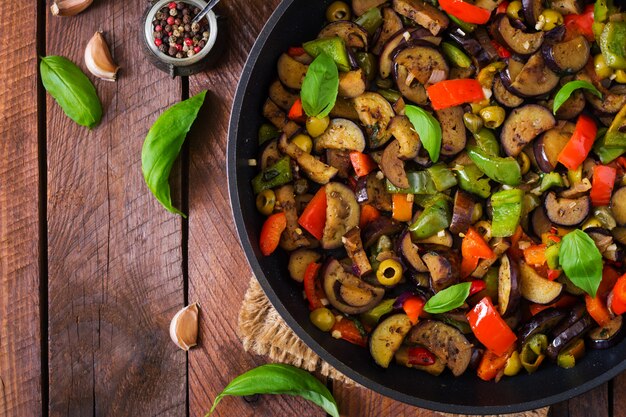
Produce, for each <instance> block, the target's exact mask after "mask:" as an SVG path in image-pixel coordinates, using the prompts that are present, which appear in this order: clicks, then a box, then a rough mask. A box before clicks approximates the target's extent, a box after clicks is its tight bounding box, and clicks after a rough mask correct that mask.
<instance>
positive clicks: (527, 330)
mask: <svg viewBox="0 0 626 417" xmlns="http://www.w3.org/2000/svg"><path fill="white" fill-rule="evenodd" d="M566 316H567V313H565V311H563V310H559V309H556V308H552V307H551V308H547V309H545V310H543V311H541V312H539V313H537V314H536V315H534V316H533V317H532V318H531V319H530V321H528V322H527V323H526V324H524V326H523V327H522V328H521V329H520V331H519V333H518V339H519V341H520V345H524V344H525V343H526V341H527V340H528V339H530V338H531V337H532V336H534V335H536V334H547V333H549V332H550V331H551V330H552V329H553V328H554V327H555V326H556V325H557V324H559V322H560V321H561V320H563V319H564V318H565V317H566Z"/></svg>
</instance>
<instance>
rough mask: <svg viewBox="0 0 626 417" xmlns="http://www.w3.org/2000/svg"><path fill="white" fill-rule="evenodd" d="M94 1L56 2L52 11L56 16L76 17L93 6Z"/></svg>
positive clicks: (56, 0) (71, 0) (51, 7)
mask: <svg viewBox="0 0 626 417" xmlns="http://www.w3.org/2000/svg"><path fill="white" fill-rule="evenodd" d="M91 3H93V0H54V3H52V6H50V11H51V12H52V14H53V15H55V16H74V15H77V14H78V13H80V12H82V11H83V10H85V9H86V8H87V7H89V6H91Z"/></svg>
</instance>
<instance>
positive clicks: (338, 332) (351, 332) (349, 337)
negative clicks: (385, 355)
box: [330, 317, 367, 347]
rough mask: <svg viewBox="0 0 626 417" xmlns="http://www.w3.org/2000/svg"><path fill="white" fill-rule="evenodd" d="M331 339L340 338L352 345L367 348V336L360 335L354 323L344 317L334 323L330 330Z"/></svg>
mask: <svg viewBox="0 0 626 417" xmlns="http://www.w3.org/2000/svg"><path fill="white" fill-rule="evenodd" d="M330 334H331V335H332V336H333V337H337V336H338V337H337V338H341V339H343V340H345V341H347V342H350V343H352V344H355V345H358V346H361V347H365V346H367V336H365V335H364V334H362V333H361V331H360V330H359V328H358V327H357V325H356V324H354V322H353V321H352V320H350V319H348V318H346V317H343V318H342V319H341V320H337V321H335V325H334V326H333V328H332V329H331V330H330Z"/></svg>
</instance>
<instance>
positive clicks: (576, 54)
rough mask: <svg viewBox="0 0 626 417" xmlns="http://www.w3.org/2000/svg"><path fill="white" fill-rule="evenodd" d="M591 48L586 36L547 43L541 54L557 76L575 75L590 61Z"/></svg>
mask: <svg viewBox="0 0 626 417" xmlns="http://www.w3.org/2000/svg"><path fill="white" fill-rule="evenodd" d="M590 48H591V46H590V45H589V42H588V41H587V39H585V37H584V36H582V35H580V36H576V37H575V38H573V39H570V40H567V41H565V42H558V43H545V44H544V45H543V46H542V47H541V53H542V54H543V59H544V60H545V62H546V65H547V66H548V67H549V68H550V69H551V70H552V71H554V72H556V73H557V74H575V73H577V72H578V71H580V70H581V69H583V68H584V67H585V65H586V64H587V61H589V53H590Z"/></svg>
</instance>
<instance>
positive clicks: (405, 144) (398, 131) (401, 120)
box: [388, 115, 422, 159]
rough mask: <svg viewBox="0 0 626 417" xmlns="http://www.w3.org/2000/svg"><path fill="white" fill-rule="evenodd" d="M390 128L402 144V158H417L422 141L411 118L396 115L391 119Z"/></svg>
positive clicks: (399, 152)
mask: <svg viewBox="0 0 626 417" xmlns="http://www.w3.org/2000/svg"><path fill="white" fill-rule="evenodd" d="M388 129H389V132H390V133H391V134H392V135H393V137H394V138H396V140H397V141H398V144H399V145H400V149H399V151H398V157H399V158H401V159H412V158H415V157H416V156H417V154H418V153H419V150H420V148H421V144H422V143H421V141H420V137H419V135H418V134H417V133H416V132H415V130H414V128H413V125H412V124H411V121H410V120H409V118H408V117H406V116H400V115H397V116H395V117H394V118H393V119H391V123H389V127H388Z"/></svg>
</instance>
